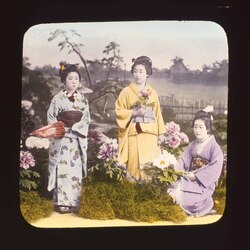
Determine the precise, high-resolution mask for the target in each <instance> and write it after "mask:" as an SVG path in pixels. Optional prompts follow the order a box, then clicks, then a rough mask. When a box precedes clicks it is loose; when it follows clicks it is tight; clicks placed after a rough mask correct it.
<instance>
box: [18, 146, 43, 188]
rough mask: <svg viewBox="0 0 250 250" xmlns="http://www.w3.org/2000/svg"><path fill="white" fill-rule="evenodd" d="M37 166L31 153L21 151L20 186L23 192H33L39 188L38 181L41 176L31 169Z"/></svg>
mask: <svg viewBox="0 0 250 250" xmlns="http://www.w3.org/2000/svg"><path fill="white" fill-rule="evenodd" d="M34 166H35V159H34V157H33V155H32V154H31V153H30V152H29V151H24V150H21V151H20V165H19V167H20V169H19V174H20V177H19V186H20V189H21V190H31V189H36V188H37V183H36V179H37V178H39V177H40V174H39V173H38V172H36V171H33V170H32V169H31V168H32V167H34Z"/></svg>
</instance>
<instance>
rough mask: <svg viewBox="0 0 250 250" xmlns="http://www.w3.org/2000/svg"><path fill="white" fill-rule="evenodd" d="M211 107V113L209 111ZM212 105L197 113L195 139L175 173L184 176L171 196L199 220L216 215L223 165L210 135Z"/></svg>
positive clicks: (188, 213) (173, 188)
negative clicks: (201, 217)
mask: <svg viewBox="0 0 250 250" xmlns="http://www.w3.org/2000/svg"><path fill="white" fill-rule="evenodd" d="M210 108H211V110H209V109H210ZM212 110H213V108H212V106H208V107H207V108H206V109H204V110H200V111H198V112H197V113H196V115H195V117H194V120H193V122H192V128H193V132H194V135H195V137H196V139H195V140H194V141H193V142H191V143H190V144H189V145H188V146H187V147H186V149H185V150H184V152H183V154H182V156H181V158H180V159H179V161H178V163H177V164H176V165H175V167H174V168H175V169H176V170H181V171H184V175H183V176H182V177H181V178H180V180H179V181H177V182H176V183H175V184H173V185H172V186H171V187H170V188H169V189H168V193H169V194H170V195H171V196H172V197H173V199H174V201H175V202H176V203H177V204H178V205H180V207H182V209H183V210H184V211H185V212H186V213H187V215H190V216H195V217H200V216H204V215H206V214H208V213H209V214H211V213H214V212H215V211H214V210H213V206H214V201H213V198H212V195H213V193H214V191H215V187H216V182H217V181H218V179H219V177H220V175H221V172H222V166H223V152H222V150H221V148H220V146H219V145H218V143H217V142H216V140H215V137H214V135H211V134H210V133H209V132H210V131H211V126H212V119H211V118H212V116H211V112H209V111H212Z"/></svg>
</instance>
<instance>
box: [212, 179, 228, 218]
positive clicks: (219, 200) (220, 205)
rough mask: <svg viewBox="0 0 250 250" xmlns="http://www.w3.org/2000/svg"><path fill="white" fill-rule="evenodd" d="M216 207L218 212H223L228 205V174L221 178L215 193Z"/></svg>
mask: <svg viewBox="0 0 250 250" xmlns="http://www.w3.org/2000/svg"><path fill="white" fill-rule="evenodd" d="M213 199H214V209H215V211H216V212H217V213H218V214H221V215H222V214H223V213H224V210H225V206H226V176H222V177H221V178H220V180H219V183H218V186H217V187H216V189H215V191H214V194H213Z"/></svg>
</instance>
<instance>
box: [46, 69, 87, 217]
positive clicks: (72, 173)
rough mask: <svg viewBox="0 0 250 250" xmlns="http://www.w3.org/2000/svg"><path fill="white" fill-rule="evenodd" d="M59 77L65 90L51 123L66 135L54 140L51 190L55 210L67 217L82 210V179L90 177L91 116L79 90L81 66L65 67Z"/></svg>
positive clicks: (55, 102)
mask: <svg viewBox="0 0 250 250" xmlns="http://www.w3.org/2000/svg"><path fill="white" fill-rule="evenodd" d="M59 74H60V77H61V81H62V83H63V84H64V89H63V90H61V91H59V92H58V93H57V94H56V95H54V97H53V99H52V101H51V104H50V106H49V109H48V111H47V120H48V124H54V123H55V122H58V121H60V122H61V123H63V125H64V128H65V134H64V136H63V137H62V138H55V137H54V138H51V139H50V147H49V181H48V190H49V191H52V190H53V202H54V205H55V210H56V211H58V212H60V213H66V212H77V211H78V208H79V203H80V201H79V198H80V193H81V186H82V178H83V177H84V176H86V174H87V153H86V152H87V134H88V128H89V124H90V113H89V105H88V101H87V99H86V97H85V96H84V95H83V93H81V92H80V91H78V90H77V89H78V87H79V84H80V80H81V75H80V73H79V71H78V68H77V65H74V64H66V65H63V64H61V67H60V70H59Z"/></svg>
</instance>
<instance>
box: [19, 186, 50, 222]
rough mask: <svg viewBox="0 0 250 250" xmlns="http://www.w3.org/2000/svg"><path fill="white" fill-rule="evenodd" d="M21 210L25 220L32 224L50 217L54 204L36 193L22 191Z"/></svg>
mask: <svg viewBox="0 0 250 250" xmlns="http://www.w3.org/2000/svg"><path fill="white" fill-rule="evenodd" d="M20 210H21V213H22V215H23V218H24V219H25V220H26V221H27V222H29V223H32V222H34V221H36V220H38V219H42V218H45V217H48V216H50V215H51V213H52V212H53V204H52V202H51V201H49V200H47V199H45V198H42V197H41V196H40V195H39V194H38V193H37V192H35V191H29V192H24V191H20Z"/></svg>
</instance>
